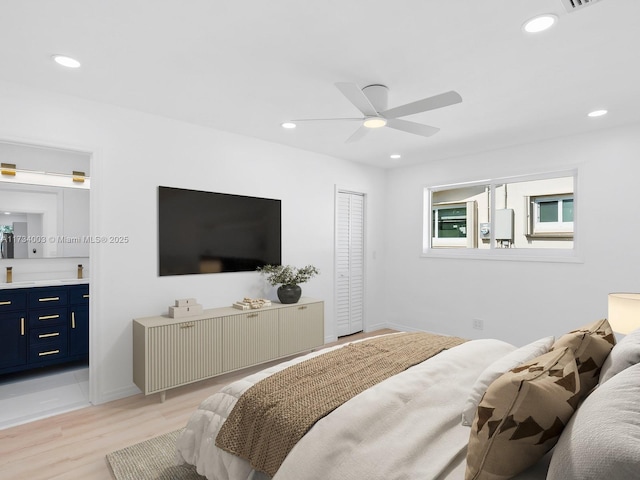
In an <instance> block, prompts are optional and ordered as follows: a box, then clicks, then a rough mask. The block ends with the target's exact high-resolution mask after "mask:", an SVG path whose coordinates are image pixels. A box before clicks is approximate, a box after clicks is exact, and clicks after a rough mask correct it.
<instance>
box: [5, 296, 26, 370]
mask: <svg viewBox="0 0 640 480" xmlns="http://www.w3.org/2000/svg"><path fill="white" fill-rule="evenodd" d="M26 305H27V294H26V293H25V292H23V291H15V290H2V291H0V373H2V372H5V371H13V370H14V369H20V368H22V367H24V366H25V365H26V364H27V338H28V337H27V331H28V325H27V310H26Z"/></svg>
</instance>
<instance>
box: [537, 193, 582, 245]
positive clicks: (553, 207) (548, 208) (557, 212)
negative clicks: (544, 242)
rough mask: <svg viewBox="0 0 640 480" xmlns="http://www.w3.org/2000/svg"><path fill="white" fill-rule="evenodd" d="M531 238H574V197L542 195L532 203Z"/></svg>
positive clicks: (569, 195)
mask: <svg viewBox="0 0 640 480" xmlns="http://www.w3.org/2000/svg"><path fill="white" fill-rule="evenodd" d="M530 206H531V219H532V224H531V228H530V231H529V233H528V234H529V236H532V237H536V236H539V237H545V236H559V237H573V195H572V194H566V195H542V196H538V197H532V198H531V201H530Z"/></svg>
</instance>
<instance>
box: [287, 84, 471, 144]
mask: <svg viewBox="0 0 640 480" xmlns="http://www.w3.org/2000/svg"><path fill="white" fill-rule="evenodd" d="M335 85H336V87H338V90H340V91H341V92H342V94H343V95H344V96H345V97H347V100H349V101H350V102H351V103H352V104H353V105H354V106H355V107H356V108H357V109H358V110H360V112H362V114H363V115H364V117H359V118H301V119H297V120H291V122H292V123H294V124H295V123H296V122H322V121H335V120H341V121H357V122H361V125H360V128H359V129H358V130H356V131H355V133H354V134H353V135H351V136H350V137H349V138H348V139H347V142H354V141H356V140H359V139H361V138H362V137H364V136H365V135H366V134H367V133H368V132H369V130H371V129H373V128H380V127H389V128H393V129H395V130H401V131H403V132H408V133H413V134H414V135H421V136H423V137H430V136H431V135H434V134H436V133H438V131H439V130H440V129H439V128H436V127H431V126H429V125H423V124H421V123H416V122H410V121H408V120H401V119H400V118H399V117H406V116H407V115H413V114H415V113H421V112H426V111H428V110H435V109H436V108H442V107H447V106H449V105H454V104H456V103H460V102H462V97H461V96H460V94H458V92H455V91H453V90H452V91H449V92H445V93H441V94H439V95H434V96H432V97H428V98H423V99H422V100H417V101H415V102H411V103H407V104H405V105H401V106H399V107H394V108H387V101H388V96H389V89H388V88H387V87H386V86H385V85H378V84H375V85H368V86H366V87H364V88H362V89H360V87H358V85H356V84H355V83H348V82H339V83H336V84H335Z"/></svg>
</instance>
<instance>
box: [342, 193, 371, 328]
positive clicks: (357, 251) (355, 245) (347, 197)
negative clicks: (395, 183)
mask: <svg viewBox="0 0 640 480" xmlns="http://www.w3.org/2000/svg"><path fill="white" fill-rule="evenodd" d="M336 201H337V208H336V215H337V218H336V310H337V311H336V320H337V332H338V336H343V335H349V334H351V333H356V332H360V331H362V330H363V329H364V194H361V193H353V192H344V191H338V194H337V198H336Z"/></svg>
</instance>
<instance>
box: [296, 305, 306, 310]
mask: <svg viewBox="0 0 640 480" xmlns="http://www.w3.org/2000/svg"><path fill="white" fill-rule="evenodd" d="M306 309H307V307H306V305H302V306H300V307H298V310H306Z"/></svg>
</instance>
